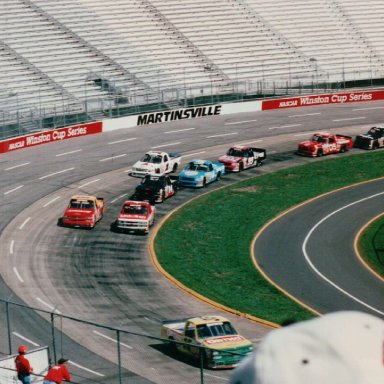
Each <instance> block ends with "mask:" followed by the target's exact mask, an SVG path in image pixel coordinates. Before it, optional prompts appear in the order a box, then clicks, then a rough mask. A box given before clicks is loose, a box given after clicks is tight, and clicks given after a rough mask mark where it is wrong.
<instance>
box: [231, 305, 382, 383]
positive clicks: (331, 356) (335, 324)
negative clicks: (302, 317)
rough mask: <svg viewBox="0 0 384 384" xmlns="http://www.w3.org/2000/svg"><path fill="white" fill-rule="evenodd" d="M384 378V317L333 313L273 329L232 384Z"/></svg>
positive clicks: (237, 370) (349, 312)
mask: <svg viewBox="0 0 384 384" xmlns="http://www.w3.org/2000/svg"><path fill="white" fill-rule="evenodd" d="M325 383H327V384H351V383H359V384H377V383H384V321H383V320H381V319H379V318H377V317H375V316H373V315H369V314H366V313H361V312H357V311H342V312H334V313H330V314H327V315H324V316H322V317H319V318H316V319H313V320H308V321H303V322H298V323H295V324H291V325H287V326H285V327H282V328H280V329H276V330H273V331H271V332H270V333H269V334H268V335H267V336H266V337H265V338H264V339H263V340H262V341H261V343H260V344H259V346H258V347H257V348H256V349H255V350H254V352H253V353H252V355H250V356H248V357H247V358H246V359H244V360H243V362H242V363H241V364H240V366H238V367H237V368H236V369H235V370H234V371H233V373H232V377H231V384H325Z"/></svg>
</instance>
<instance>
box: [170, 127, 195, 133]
mask: <svg viewBox="0 0 384 384" xmlns="http://www.w3.org/2000/svg"><path fill="white" fill-rule="evenodd" d="M194 129H196V128H184V129H176V130H175V131H166V132H164V133H165V134H166V135H167V134H169V133H178V132H185V131H192V130H194Z"/></svg>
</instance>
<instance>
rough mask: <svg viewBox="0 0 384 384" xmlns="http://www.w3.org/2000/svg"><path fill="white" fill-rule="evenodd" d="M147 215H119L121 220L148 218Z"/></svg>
mask: <svg viewBox="0 0 384 384" xmlns="http://www.w3.org/2000/svg"><path fill="white" fill-rule="evenodd" d="M147 219H148V216H147V215H119V220H147Z"/></svg>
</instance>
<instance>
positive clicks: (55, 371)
mask: <svg viewBox="0 0 384 384" xmlns="http://www.w3.org/2000/svg"><path fill="white" fill-rule="evenodd" d="M63 381H71V375H70V373H69V370H68V359H63V358H61V359H59V361H58V362H57V364H55V365H54V366H53V367H52V368H51V369H50V370H49V371H48V373H47V375H46V376H45V377H44V382H43V384H61V383H62V382H63Z"/></svg>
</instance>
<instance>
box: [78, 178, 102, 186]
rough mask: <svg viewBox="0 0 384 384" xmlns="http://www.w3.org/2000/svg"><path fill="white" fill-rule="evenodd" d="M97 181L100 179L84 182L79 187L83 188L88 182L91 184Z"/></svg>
mask: <svg viewBox="0 0 384 384" xmlns="http://www.w3.org/2000/svg"><path fill="white" fill-rule="evenodd" d="M98 181H100V179H96V180H91V181H88V182H87V183H85V184H82V185H79V188H84V187H86V186H87V185H90V184H93V183H97V182H98Z"/></svg>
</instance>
